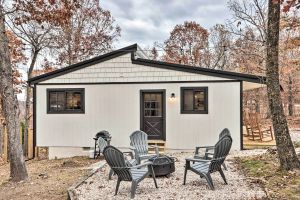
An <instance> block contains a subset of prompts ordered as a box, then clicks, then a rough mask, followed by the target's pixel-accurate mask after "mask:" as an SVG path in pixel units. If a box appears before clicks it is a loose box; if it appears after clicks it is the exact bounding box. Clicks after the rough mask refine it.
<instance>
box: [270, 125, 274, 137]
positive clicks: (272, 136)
mask: <svg viewBox="0 0 300 200" xmlns="http://www.w3.org/2000/svg"><path fill="white" fill-rule="evenodd" d="M270 133H271V138H272V140H273V139H274V138H273V132H272V128H271V126H270Z"/></svg>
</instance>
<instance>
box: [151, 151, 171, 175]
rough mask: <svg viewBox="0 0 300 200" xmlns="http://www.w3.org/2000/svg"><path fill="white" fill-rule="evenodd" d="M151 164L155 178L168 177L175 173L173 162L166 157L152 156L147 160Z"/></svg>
mask: <svg viewBox="0 0 300 200" xmlns="http://www.w3.org/2000/svg"><path fill="white" fill-rule="evenodd" d="M149 161H151V162H152V166H153V170H154V173H155V177H157V176H168V175H169V174H171V173H173V172H175V160H174V158H172V157H169V156H166V155H159V156H154V157H152V158H150V159H149Z"/></svg>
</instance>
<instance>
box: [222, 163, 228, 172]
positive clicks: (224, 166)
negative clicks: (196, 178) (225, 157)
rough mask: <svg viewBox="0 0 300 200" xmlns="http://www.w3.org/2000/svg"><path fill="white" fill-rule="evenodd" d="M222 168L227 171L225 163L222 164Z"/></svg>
mask: <svg viewBox="0 0 300 200" xmlns="http://www.w3.org/2000/svg"><path fill="white" fill-rule="evenodd" d="M222 166H223V168H224V169H225V170H226V171H227V167H226V164H225V162H223V163H222Z"/></svg>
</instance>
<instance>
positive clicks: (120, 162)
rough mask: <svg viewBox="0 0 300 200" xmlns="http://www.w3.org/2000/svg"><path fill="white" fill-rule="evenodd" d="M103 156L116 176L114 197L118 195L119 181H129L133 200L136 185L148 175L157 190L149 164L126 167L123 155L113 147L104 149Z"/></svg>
mask: <svg viewBox="0 0 300 200" xmlns="http://www.w3.org/2000/svg"><path fill="white" fill-rule="evenodd" d="M103 154H104V157H105V160H106V162H107V163H108V165H109V166H110V167H111V169H112V170H113V171H114V173H116V174H117V176H118V181H117V185H116V190H115V195H117V193H118V190H119V186H120V182H121V181H131V198H134V196H135V191H136V188H137V185H138V183H139V182H141V181H142V180H143V179H144V178H146V177H147V176H149V175H150V174H151V176H152V178H153V180H154V184H155V187H156V188H158V187H157V183H156V179H155V174H154V170H153V167H152V163H151V162H146V163H143V164H141V165H136V166H133V167H128V166H127V165H126V161H125V159H124V155H123V153H122V152H121V151H120V150H118V149H117V148H115V147H113V146H107V147H105V149H104V152H103Z"/></svg>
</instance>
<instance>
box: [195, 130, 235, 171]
mask: <svg viewBox="0 0 300 200" xmlns="http://www.w3.org/2000/svg"><path fill="white" fill-rule="evenodd" d="M224 136H230V131H229V130H228V129H227V128H225V129H223V130H222V131H221V133H220V134H219V140H220V139H221V138H223V137H224ZM200 149H205V153H204V155H201V154H200V153H199V150H200ZM214 150H215V146H198V147H196V150H195V155H194V158H197V159H205V160H211V159H212V158H213V155H214ZM222 166H223V167H224V169H225V170H227V167H226V164H225V163H223V164H222Z"/></svg>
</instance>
